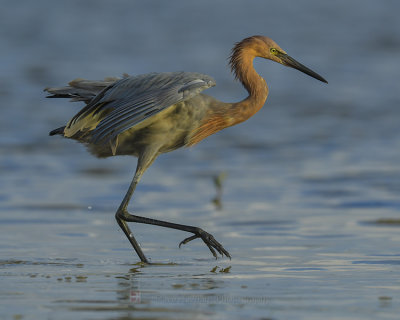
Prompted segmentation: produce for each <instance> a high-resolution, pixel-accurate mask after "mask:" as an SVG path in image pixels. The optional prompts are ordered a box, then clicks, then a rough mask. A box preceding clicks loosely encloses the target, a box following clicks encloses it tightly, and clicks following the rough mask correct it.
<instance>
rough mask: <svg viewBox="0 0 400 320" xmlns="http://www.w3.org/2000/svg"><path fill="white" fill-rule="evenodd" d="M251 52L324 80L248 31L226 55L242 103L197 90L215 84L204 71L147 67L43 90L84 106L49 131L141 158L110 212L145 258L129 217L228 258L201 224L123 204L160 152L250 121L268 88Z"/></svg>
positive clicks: (97, 150)
mask: <svg viewBox="0 0 400 320" xmlns="http://www.w3.org/2000/svg"><path fill="white" fill-rule="evenodd" d="M255 57H261V58H265V59H269V60H273V61H275V62H278V63H280V64H283V65H285V66H289V67H292V68H295V69H298V70H300V71H302V72H304V73H306V74H308V75H309V76H311V77H314V78H316V79H318V80H320V81H323V82H327V81H326V80H325V79H324V78H322V77H321V76H320V75H318V74H316V73H315V72H313V71H311V70H310V69H308V68H307V67H305V66H303V65H302V64H300V63H298V62H297V61H295V60H294V59H292V58H291V57H289V56H288V55H287V54H286V52H285V51H283V50H282V49H281V48H280V47H279V46H278V45H277V44H276V43H275V42H274V41H273V40H271V39H270V38H267V37H263V36H253V37H249V38H246V39H244V40H242V41H241V42H239V43H237V44H236V45H235V47H234V48H233V49H232V55H231V57H230V66H231V68H232V71H233V73H234V74H235V77H236V78H237V79H238V80H239V81H240V82H241V83H242V84H243V86H244V87H245V88H246V90H247V91H248V93H249V95H248V97H247V98H246V99H244V100H242V101H240V102H236V103H225V102H221V101H218V100H216V99H214V98H213V97H210V96H207V95H204V94H202V93H200V92H201V91H203V90H204V89H207V88H210V87H212V86H214V85H215V82H214V80H213V79H212V78H211V77H209V76H207V75H203V74H199V73H191V72H171V73H149V74H144V75H139V76H132V77H130V76H125V77H124V78H122V79H117V78H109V79H105V80H104V81H88V80H82V79H77V80H74V81H72V82H71V83H70V84H69V86H67V87H64V88H47V89H45V90H46V91H47V92H49V93H50V94H52V95H51V96H50V97H55V98H58V97H61V98H65V97H69V98H72V100H75V101H85V102H86V104H87V105H86V106H85V107H84V108H83V109H82V110H81V111H79V112H78V113H77V114H76V115H75V116H74V117H73V118H72V119H71V120H70V121H69V122H68V123H67V125H66V126H63V127H61V128H58V129H55V130H53V131H51V132H50V135H55V134H59V135H62V136H64V137H66V138H70V139H74V140H77V141H79V142H82V143H84V144H86V146H87V147H88V148H89V150H90V151H91V152H92V153H93V154H94V155H95V156H97V157H110V156H116V155H133V156H135V157H137V158H138V162H137V167H136V172H135V175H134V177H133V180H132V182H131V184H130V186H129V189H128V192H127V193H126V195H125V197H124V199H123V201H122V203H121V205H120V206H119V208H118V210H117V213H116V215H115V217H116V219H117V222H118V224H119V226H120V227H121V228H122V230H123V231H124V233H125V234H126V236H127V237H128V240H129V241H130V243H131V244H132V246H133V248H134V249H135V250H136V253H137V254H138V256H139V258H140V259H141V260H142V261H143V262H148V260H147V259H146V257H145V255H144V254H143V252H142V250H141V248H140V246H139V244H138V243H137V242H136V240H135V237H134V236H133V234H132V232H131V230H130V229H129V227H128V225H127V222H137V223H145V224H151V225H157V226H161V227H166V228H172V229H178V230H182V231H186V232H189V233H192V234H193V235H192V236H191V237H189V238H186V239H185V240H183V241H182V242H181V243H180V245H181V244H185V243H188V242H189V241H192V240H194V239H196V238H201V239H202V240H203V241H204V243H205V244H206V245H207V246H208V248H209V249H210V251H211V253H212V254H213V255H214V257H215V258H217V254H216V251H217V252H218V253H219V254H221V255H225V256H227V257H229V258H230V255H229V253H228V252H227V251H226V250H225V249H224V248H223V246H222V245H221V244H220V243H219V242H218V241H216V240H215V239H214V237H213V236H212V235H211V234H209V233H207V232H205V231H204V230H202V229H200V228H197V227H192V226H186V225H181V224H175V223H170V222H165V221H160V220H154V219H150V218H145V217H139V216H136V215H132V214H130V213H129V212H128V210H127V207H128V204H129V201H130V199H131V197H132V194H133V192H134V190H135V188H136V185H137V184H138V182H139V180H140V178H141V177H142V175H143V173H144V172H145V170H146V169H147V168H148V167H149V166H150V165H151V164H152V163H153V161H154V160H155V159H156V158H157V157H158V156H159V155H160V154H162V153H166V152H169V151H173V150H175V149H177V148H180V147H183V146H186V147H187V146H193V145H195V144H196V143H198V142H200V141H201V140H203V139H204V138H206V137H208V136H209V135H211V134H213V133H216V132H218V131H220V130H222V129H224V128H227V127H230V126H233V125H235V124H238V123H240V122H243V121H245V120H247V119H248V118H250V117H251V116H252V115H254V114H255V113H256V112H257V111H258V110H260V109H261V107H262V106H263V105H264V103H265V100H266V99H267V96H268V87H267V84H266V82H265V80H264V79H263V78H261V77H260V76H259V75H258V74H257V72H256V71H255V70H254V68H253V59H254V58H255Z"/></svg>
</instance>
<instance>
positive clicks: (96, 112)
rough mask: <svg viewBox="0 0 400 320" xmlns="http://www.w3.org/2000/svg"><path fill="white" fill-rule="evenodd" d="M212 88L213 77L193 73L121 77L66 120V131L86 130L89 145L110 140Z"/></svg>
mask: <svg viewBox="0 0 400 320" xmlns="http://www.w3.org/2000/svg"><path fill="white" fill-rule="evenodd" d="M213 86H215V81H214V79H213V78H211V77H210V76H207V75H204V74H200V73H194V72H167V73H149V74H143V75H139V76H131V77H127V78H123V79H121V80H118V81H116V82H115V83H113V84H111V85H110V86H108V87H106V88H105V89H104V90H103V91H102V92H100V93H99V94H98V95H97V96H96V97H95V98H94V99H93V100H92V101H90V102H89V103H88V105H87V106H86V107H85V108H83V109H82V110H81V111H80V112H79V113H78V114H76V115H75V116H74V117H73V118H72V119H71V120H70V122H69V123H68V124H67V128H66V129H67V130H72V131H73V132H72V133H71V134H69V136H71V135H73V134H74V132H77V131H78V130H82V128H85V129H90V130H91V135H92V142H93V143H96V142H107V141H113V140H114V139H115V138H116V137H117V136H118V135H119V134H120V133H122V132H124V131H125V130H128V129H130V128H132V127H133V126H135V125H137V124H138V123H140V122H142V121H143V120H145V119H147V118H149V117H150V116H152V115H154V114H157V113H159V112H161V111H162V110H164V109H166V108H168V107H170V106H172V105H174V104H176V103H179V102H182V101H185V100H187V99H189V98H192V97H193V96H195V95H197V94H199V93H200V92H201V91H203V90H205V89H207V88H210V87H213ZM85 123H86V125H85ZM77 129H78V130H77Z"/></svg>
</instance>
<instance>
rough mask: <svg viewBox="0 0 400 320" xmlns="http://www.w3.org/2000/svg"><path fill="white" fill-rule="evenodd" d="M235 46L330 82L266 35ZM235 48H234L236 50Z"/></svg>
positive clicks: (246, 40)
mask: <svg viewBox="0 0 400 320" xmlns="http://www.w3.org/2000/svg"><path fill="white" fill-rule="evenodd" d="M235 48H246V49H247V50H248V52H249V53H250V54H251V55H253V56H254V57H261V58H264V59H269V60H272V61H275V62H278V63H280V64H282V65H284V66H287V67H291V68H294V69H297V70H299V71H301V72H303V73H305V74H307V75H309V76H311V77H313V78H315V79H317V80H319V81H322V82H325V83H328V81H326V80H325V79H324V78H323V77H321V76H320V75H319V74H318V73H316V72H314V71H312V70H311V69H309V68H307V67H306V66H304V65H303V64H301V63H300V62H298V61H296V60H295V59H293V58H292V57H290V56H289V55H288V54H287V53H286V52H285V51H284V50H283V49H282V48H281V47H280V46H279V45H278V44H277V43H276V42H275V41H274V40H272V39H270V38H268V37H264V36H252V37H249V38H246V39H244V40H242V41H241V42H239V43H238V44H236V46H235ZM235 48H234V50H235Z"/></svg>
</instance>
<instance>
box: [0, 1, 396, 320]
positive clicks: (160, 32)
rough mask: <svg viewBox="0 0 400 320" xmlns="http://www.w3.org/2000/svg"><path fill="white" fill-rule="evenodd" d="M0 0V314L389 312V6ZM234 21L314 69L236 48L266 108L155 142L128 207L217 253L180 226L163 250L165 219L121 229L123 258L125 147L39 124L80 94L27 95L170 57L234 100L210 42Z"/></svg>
mask: <svg viewBox="0 0 400 320" xmlns="http://www.w3.org/2000/svg"><path fill="white" fill-rule="evenodd" d="M2 8H3V9H2V10H1V12H0V42H1V44H2V50H1V51H0V65H1V70H2V72H1V74H0V105H1V108H2V116H1V117H0V176H1V179H0V281H1V286H0V318H1V319H71V318H74V319H130V318H135V319H188V318H191V319H243V318H248V319H307V320H309V319H321V318H325V319H398V314H399V312H400V303H399V301H400V282H399V276H400V272H399V270H400V269H399V267H400V251H399V244H400V234H399V227H400V223H399V220H400V200H399V192H400V182H399V181H400V169H399V160H400V152H399V150H400V129H399V125H398V123H399V120H398V119H399V117H400V109H399V104H400V98H399V94H398V76H399V74H400V64H399V63H398V56H399V53H400V22H399V19H398V14H397V12H398V11H399V9H400V8H399V4H398V3H397V2H395V1H385V2H375V1H355V0H352V1H349V0H346V1H335V2H332V3H330V4H326V3H322V2H320V1H315V0H309V1H298V2H296V3H293V2H289V1H279V2H276V3H267V2H261V1H246V2H245V1H230V2H229V7H228V6H227V4H226V3H224V2H221V3H218V2H217V3H216V2H214V1H201V2H197V3H190V2H185V4H182V3H181V2H173V1H168V2H165V3H164V2H157V1H146V2H145V3H139V2H137V3H136V2H134V1H132V2H129V3H128V2H124V1H114V2H107V1H96V2H93V1H68V2H57V3H55V2H51V1H37V2H28V1H25V2H23V1H22V2H21V1H20V2H18V3H17V2H15V1H13V2H11V1H10V2H8V1H3V2H2ZM205 17H206V18H205ZM221 19H222V20H223V21H222V22H223V23H222V22H221ZM251 34H265V35H269V36H271V37H272V38H274V39H275V40H276V41H277V42H278V43H279V44H280V45H281V46H282V47H283V48H284V49H285V50H286V51H287V52H288V53H289V54H291V55H292V56H293V57H295V58H296V59H298V60H299V61H301V62H302V63H304V64H306V65H307V66H309V67H310V68H312V69H315V70H316V71H317V72H319V73H320V74H321V75H322V76H324V77H326V78H327V80H328V81H329V85H325V84H322V83H319V82H317V81H315V80H314V79H311V78H307V77H306V76H304V75H302V74H300V73H299V72H297V71H294V70H289V69H287V68H283V67H281V66H279V65H274V64H272V63H269V62H264V61H256V62H255V66H256V68H257V70H258V71H259V72H260V74H261V75H263V76H264V77H265V78H266V79H267V81H268V84H269V87H270V90H271V92H270V96H269V98H268V101H267V104H266V106H265V107H264V108H263V109H262V110H261V111H260V112H259V113H258V114H257V115H256V116H255V117H254V118H252V119H251V120H249V121H247V122H246V123H244V124H241V125H239V126H237V127H234V128H230V129H228V130H225V131H223V132H221V133H219V134H217V135H215V136H212V137H210V138H208V139H207V140H206V141H204V142H202V143H200V144H199V145H198V146H196V147H195V148H191V149H189V150H187V149H186V150H178V151H176V152H173V153H171V154H167V155H163V156H161V157H160V158H159V159H157V161H156V162H155V164H154V165H153V166H152V167H151V168H150V170H149V171H148V172H146V174H145V176H144V177H143V179H142V182H141V184H140V185H139V187H138V189H137V193H136V194H135V198H134V204H133V205H132V208H133V210H135V212H137V213H138V214H142V215H144V216H148V217H154V218H159V219H164V220H168V221H174V222H179V223H184V224H189V225H196V226H200V227H202V228H204V229H205V230H207V231H208V232H210V233H212V234H213V235H214V236H215V237H216V239H217V240H218V241H220V242H221V243H223V245H224V246H225V248H226V249H227V250H228V251H229V252H230V253H231V255H232V260H229V259H225V258H224V259H218V260H215V259H214V258H213V257H212V256H211V255H210V253H209V252H208V249H207V248H206V247H205V246H204V245H203V244H202V243H201V242H200V241H198V240H197V241H193V242H191V243H189V244H186V245H184V246H182V248H180V249H179V248H178V243H179V242H180V241H181V240H183V239H184V238H185V237H187V236H188V235H187V234H185V233H182V232H179V231H175V230H163V229H162V228H157V227H153V226H141V225H133V226H132V229H133V231H134V232H135V234H136V236H137V238H138V240H139V242H140V243H141V244H142V247H143V250H144V252H145V254H146V255H147V256H148V257H149V258H150V259H151V261H152V262H153V263H154V264H152V265H149V266H144V265H141V264H140V263H137V262H138V258H137V257H136V256H135V254H134V253H133V251H132V249H131V248H130V247H129V243H128V242H127V240H126V239H125V237H124V235H123V233H122V232H121V231H120V230H119V227H118V226H117V224H116V222H115V220H114V212H115V210H116V208H117V207H118V205H119V203H120V201H121V199H122V197H123V195H124V193H125V192H126V189H127V187H128V184H129V182H130V179H131V176H132V174H133V171H134V168H135V159H133V158H129V157H120V158H115V159H106V160H98V159H95V158H93V157H92V156H91V155H90V154H88V153H87V152H86V151H85V150H84V148H83V147H82V146H80V145H78V144H76V143H74V142H71V141H66V140H62V139H60V138H58V137H48V136H47V133H48V131H49V130H51V129H53V128H55V127H57V126H60V125H62V124H63V123H65V122H66V121H67V120H68V119H69V117H71V116H72V115H73V114H74V113H75V112H77V110H79V108H80V105H79V104H75V105H73V104H70V103H68V102H67V101H55V100H46V99H44V96H45V95H44V93H42V92H41V91H42V89H43V88H44V87H46V86H51V85H63V84H65V83H66V82H67V81H69V80H71V79H73V78H76V77H85V78H91V79H100V78H103V77H104V76H109V75H120V74H122V73H123V72H127V73H130V74H136V73H145V72H151V71H175V70H187V71H200V72H204V73H207V74H210V75H212V76H213V77H214V78H215V79H216V81H217V84H218V85H217V87H216V88H212V89H210V90H209V92H208V93H209V94H212V95H215V96H216V97H218V98H219V99H222V100H226V101H233V100H238V99H241V98H243V96H244V94H245V92H244V90H243V89H241V88H240V86H239V84H238V83H235V82H233V81H232V76H231V75H230V73H229V70H228V68H227V66H226V57H227V55H228V54H229V49H230V47H231V45H232V43H234V42H235V41H238V40H240V39H241V38H243V37H245V36H248V35H251ZM217 177H219V179H218V178H217ZM216 180H218V181H219V182H218V185H219V187H220V190H219V191H218V186H217V184H216ZM216 199H217V200H218V201H216Z"/></svg>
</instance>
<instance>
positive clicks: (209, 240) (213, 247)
mask: <svg viewBox="0 0 400 320" xmlns="http://www.w3.org/2000/svg"><path fill="white" fill-rule="evenodd" d="M197 238H201V239H202V240H203V242H204V243H205V244H206V246H207V247H208V249H209V250H210V251H211V253H212V255H213V256H214V257H215V259H217V258H218V256H217V253H216V252H215V251H218V253H219V254H220V255H221V256H224V255H225V256H226V257H228V258H229V259H231V255H230V254H229V252H228V251H226V250H225V249H224V247H223V246H222V245H221V244H220V243H219V242H218V241H217V240H215V238H214V237H213V236H212V235H211V234H209V233H208V232H205V231H204V230H203V229H200V228H198V230H197V231H196V232H194V235H193V236H191V237H188V238H186V239H184V240H183V241H181V242H180V243H179V248H180V247H181V245H183V244H186V243H188V242H190V241H192V240H194V239H197Z"/></svg>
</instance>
